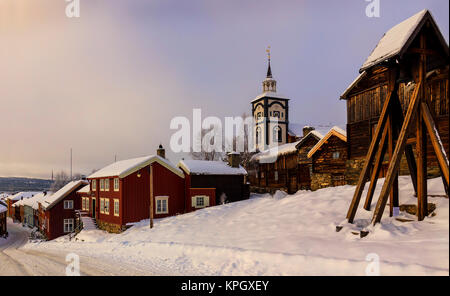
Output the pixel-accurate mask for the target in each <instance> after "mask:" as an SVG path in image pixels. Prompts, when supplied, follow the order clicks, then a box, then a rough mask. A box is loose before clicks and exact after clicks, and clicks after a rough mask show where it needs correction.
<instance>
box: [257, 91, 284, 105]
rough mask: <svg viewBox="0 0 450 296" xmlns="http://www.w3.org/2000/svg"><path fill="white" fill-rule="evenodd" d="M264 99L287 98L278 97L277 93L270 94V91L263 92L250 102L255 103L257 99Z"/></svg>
mask: <svg viewBox="0 0 450 296" xmlns="http://www.w3.org/2000/svg"><path fill="white" fill-rule="evenodd" d="M264 97H268V98H275V99H285V100H287V98H286V97H285V96H283V95H280V94H279V93H276V92H272V91H266V92H263V93H262V94H260V95H259V96H257V97H256V98H254V99H253V100H252V103H253V102H255V101H257V100H259V99H262V98H264Z"/></svg>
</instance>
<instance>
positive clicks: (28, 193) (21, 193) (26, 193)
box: [7, 191, 40, 201]
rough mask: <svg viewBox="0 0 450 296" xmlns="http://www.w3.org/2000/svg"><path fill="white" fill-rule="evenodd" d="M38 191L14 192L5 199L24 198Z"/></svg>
mask: <svg viewBox="0 0 450 296" xmlns="http://www.w3.org/2000/svg"><path fill="white" fill-rule="evenodd" d="M38 193H40V192H39V191H26V192H19V193H16V194H14V195H11V196H8V197H7V199H9V200H13V201H14V200H19V201H20V200H21V199H26V198H30V197H33V196H34V195H36V194H38Z"/></svg>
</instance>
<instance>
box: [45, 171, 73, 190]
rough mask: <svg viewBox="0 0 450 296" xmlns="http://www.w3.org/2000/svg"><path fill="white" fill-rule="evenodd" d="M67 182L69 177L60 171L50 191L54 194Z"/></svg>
mask: <svg viewBox="0 0 450 296" xmlns="http://www.w3.org/2000/svg"><path fill="white" fill-rule="evenodd" d="M69 182H70V176H69V175H68V174H67V173H66V172H64V171H61V172H59V173H57V174H56V175H55V179H54V181H53V183H52V185H51V187H50V191H52V192H56V191H58V190H59V189H61V188H63V187H64V186H65V185H66V184H67V183H69Z"/></svg>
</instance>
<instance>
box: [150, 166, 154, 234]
mask: <svg viewBox="0 0 450 296" xmlns="http://www.w3.org/2000/svg"><path fill="white" fill-rule="evenodd" d="M150 228H153V166H152V165H151V164H150Z"/></svg>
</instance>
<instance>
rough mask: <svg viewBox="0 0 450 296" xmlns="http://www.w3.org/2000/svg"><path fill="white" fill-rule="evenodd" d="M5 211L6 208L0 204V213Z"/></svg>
mask: <svg viewBox="0 0 450 296" xmlns="http://www.w3.org/2000/svg"><path fill="white" fill-rule="evenodd" d="M6 211H8V209H7V208H6V207H5V206H3V205H1V204H0V213H4V212H6Z"/></svg>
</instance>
